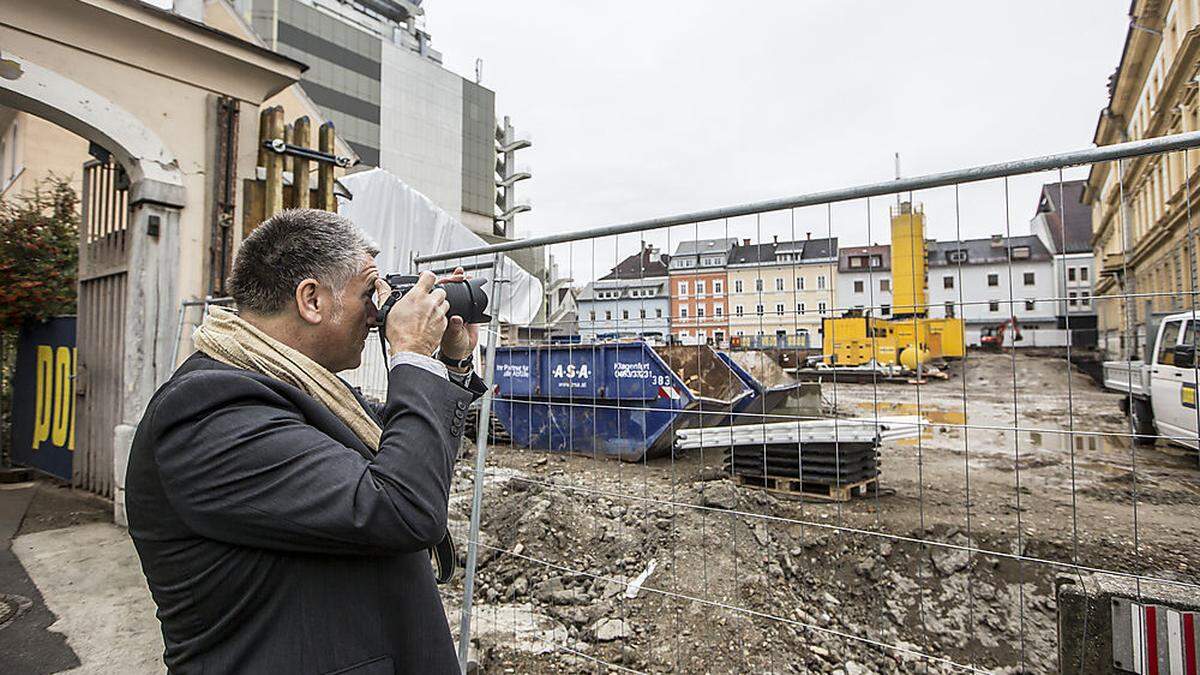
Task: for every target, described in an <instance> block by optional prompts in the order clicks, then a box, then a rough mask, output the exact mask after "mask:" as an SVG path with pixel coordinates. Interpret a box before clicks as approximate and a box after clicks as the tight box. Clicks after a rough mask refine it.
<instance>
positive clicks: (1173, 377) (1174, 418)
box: [1104, 312, 1200, 448]
mask: <svg viewBox="0 0 1200 675" xmlns="http://www.w3.org/2000/svg"><path fill="white" fill-rule="evenodd" d="M1157 336H1158V337H1157V339H1156V340H1155V341H1154V350H1153V353H1152V354H1150V355H1151V356H1152V361H1151V363H1149V364H1147V363H1145V362H1143V361H1106V362H1105V363H1104V386H1105V388H1107V389H1112V390H1114V391H1119V392H1122V393H1124V394H1127V396H1126V398H1125V399H1123V400H1122V401H1121V409H1122V410H1123V411H1124V412H1125V414H1127V415H1130V416H1131V417H1132V422H1133V431H1134V434H1135V435H1134V440H1135V441H1136V442H1137V443H1139V444H1152V443H1154V441H1155V439H1156V438H1163V439H1165V440H1168V441H1171V442H1173V443H1178V444H1179V445H1183V446H1186V447H1189V448H1198V447H1200V434H1198V433H1197V428H1198V427H1200V425H1198V424H1197V422H1198V421H1200V410H1197V408H1196V372H1197V363H1196V345H1197V344H1200V312H1197V313H1196V314H1195V315H1193V313H1192V312H1184V313H1182V314H1172V315H1170V316H1167V317H1165V318H1164V319H1163V320H1162V322H1161V323H1159V325H1158V331H1157Z"/></svg>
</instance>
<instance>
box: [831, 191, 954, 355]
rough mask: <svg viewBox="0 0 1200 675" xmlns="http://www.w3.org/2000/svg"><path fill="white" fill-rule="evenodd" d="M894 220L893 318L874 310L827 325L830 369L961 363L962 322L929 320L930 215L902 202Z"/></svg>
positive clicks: (832, 320)
mask: <svg viewBox="0 0 1200 675" xmlns="http://www.w3.org/2000/svg"><path fill="white" fill-rule="evenodd" d="M891 217H892V316H891V317H890V318H887V319H884V318H879V317H875V316H873V315H872V311H871V310H867V311H861V310H857V311H852V312H847V313H846V314H844V315H843V316H841V317H838V318H835V319H825V321H824V322H823V326H822V332H823V339H822V341H821V342H822V352H823V357H824V358H823V361H824V363H825V364H826V365H828V366H834V367H845V366H851V367H853V366H863V365H867V364H870V363H872V362H873V363H875V364H877V365H881V366H897V365H898V366H900V367H902V368H904V369H905V370H911V371H916V370H918V368H919V367H920V366H922V365H924V364H927V363H929V362H931V361H935V360H945V359H956V358H962V356H963V353H964V346H963V325H962V319H957V318H945V319H935V318H931V317H929V315H928V290H927V288H928V287H927V281H926V270H925V267H926V264H927V262H928V258H927V252H926V250H925V213H924V212H923V210H922V209H921V207H920V206H919V205H918V206H917V207H916V208H913V205H912V204H911V203H910V202H901V203H900V204H898V205H897V206H895V207H893V208H892V209H891Z"/></svg>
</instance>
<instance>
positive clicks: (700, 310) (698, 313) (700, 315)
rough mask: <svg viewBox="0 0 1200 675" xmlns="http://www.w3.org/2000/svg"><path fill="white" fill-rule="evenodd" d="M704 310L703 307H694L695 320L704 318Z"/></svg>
mask: <svg viewBox="0 0 1200 675" xmlns="http://www.w3.org/2000/svg"><path fill="white" fill-rule="evenodd" d="M704 310H705V306H704V305H696V318H699V319H703V318H704Z"/></svg>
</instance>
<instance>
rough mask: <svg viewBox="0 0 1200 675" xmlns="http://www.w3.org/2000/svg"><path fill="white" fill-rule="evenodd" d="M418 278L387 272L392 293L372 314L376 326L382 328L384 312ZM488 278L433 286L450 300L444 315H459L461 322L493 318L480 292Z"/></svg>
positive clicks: (487, 320)
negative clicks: (376, 312) (488, 312)
mask: <svg viewBox="0 0 1200 675" xmlns="http://www.w3.org/2000/svg"><path fill="white" fill-rule="evenodd" d="M419 278H420V277H417V276H414V275H411V274H389V275H387V277H385V278H384V280H385V281H387V284H388V286H391V287H392V292H391V294H390V295H389V296H388V298H387V300H385V301H384V302H383V306H382V307H380V308H379V312H378V314H376V315H375V325H377V326H379V327H380V329H381V330H382V328H383V326H385V325H387V315H388V312H390V311H391V309H392V306H393V305H395V304H396V301H397V300H399V299H400V298H401V297H403V296H404V294H405V293H407V292H409V291H411V290H412V289H413V287H414V286H416V285H417V280H418V279H419ZM486 283H487V279H466V280H463V281H446V282H443V283H440V284H438V285H437V286H436V287H435V288H440V289H442V290H444V291H446V301H447V302H449V303H450V311H449V312H448V313H447V314H446V318H450V317H452V316H458V317H462V320H463V323H487V322H489V321H491V320H492V317H490V316H488V315H487V306H488V296H487V294H486V293H484V292H483V285H484V284H486Z"/></svg>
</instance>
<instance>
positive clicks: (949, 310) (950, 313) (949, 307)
mask: <svg viewBox="0 0 1200 675" xmlns="http://www.w3.org/2000/svg"><path fill="white" fill-rule="evenodd" d="M946 318H947V319H953V318H954V303H953V302H947V303H946Z"/></svg>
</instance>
